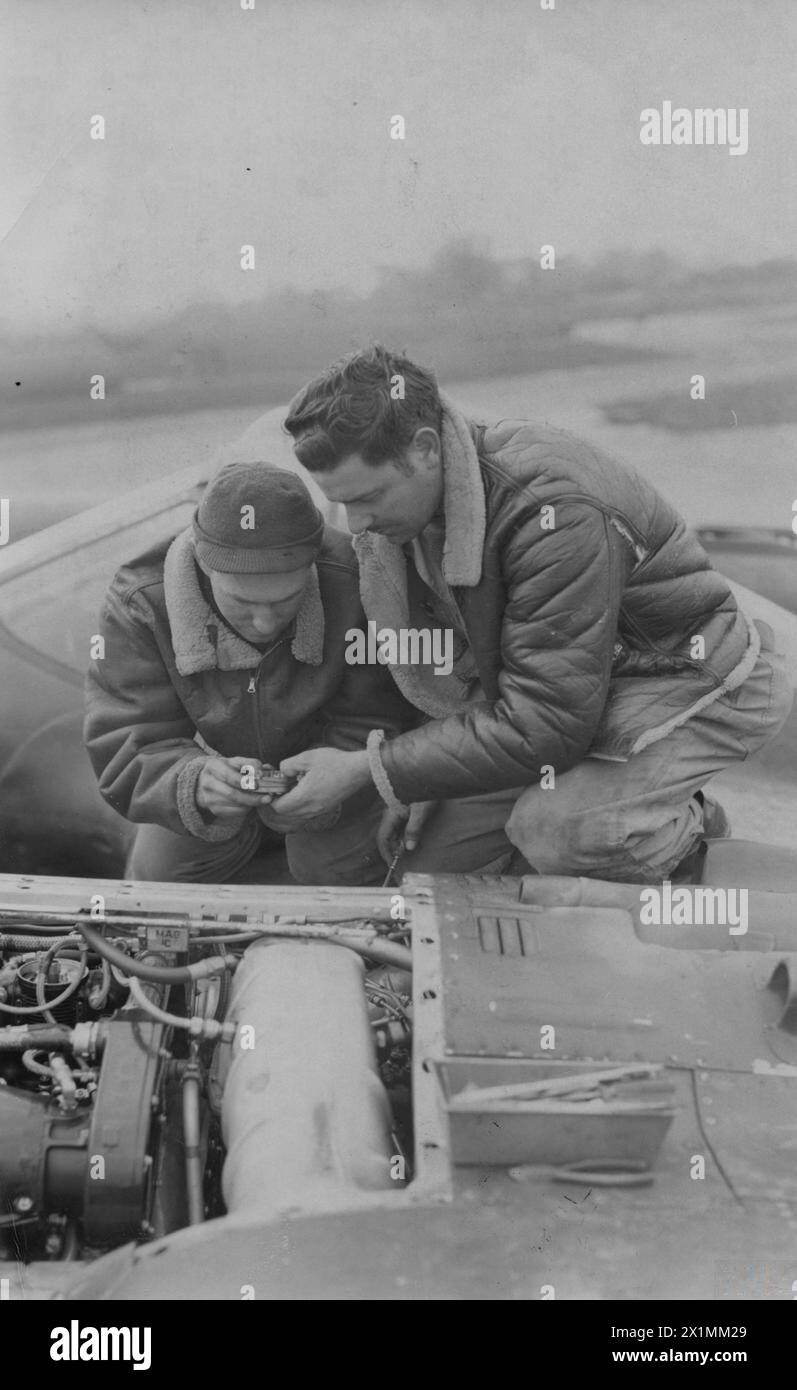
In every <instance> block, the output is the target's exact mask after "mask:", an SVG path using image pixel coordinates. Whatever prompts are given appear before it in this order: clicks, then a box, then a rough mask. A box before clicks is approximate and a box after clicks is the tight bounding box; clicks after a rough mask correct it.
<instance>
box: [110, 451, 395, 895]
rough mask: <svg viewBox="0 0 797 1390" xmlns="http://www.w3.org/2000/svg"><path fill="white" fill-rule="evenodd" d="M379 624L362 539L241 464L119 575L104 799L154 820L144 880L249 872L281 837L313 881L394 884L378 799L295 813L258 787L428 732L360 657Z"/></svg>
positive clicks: (290, 486) (142, 841)
mask: <svg viewBox="0 0 797 1390" xmlns="http://www.w3.org/2000/svg"><path fill="white" fill-rule="evenodd" d="M363 625H364V616H363V613H362V609H361V607H360V600H359V593H358V571H357V563H356V559H355V557H354V556H353V554H352V550H351V544H350V541H349V538H348V537H344V536H343V535H341V533H340V532H337V531H334V530H333V529H332V528H330V527H325V526H324V522H323V518H322V516H321V513H320V512H319V511H318V509H317V508H316V506H315V504H314V503H313V500H312V498H311V496H310V493H309V491H308V489H307V487H306V486H305V484H304V483H303V482H302V480H301V479H300V478H298V477H297V476H296V475H294V474H293V473H290V472H287V471H286V470H285V469H280V468H275V467H273V466H272V465H270V464H265V463H233V464H229V465H228V466H227V467H226V468H224V469H222V470H221V472H220V473H219V474H218V475H217V476H216V477H215V478H214V479H213V481H212V482H211V483H210V485H209V486H208V488H207V489H206V491H205V493H204V496H203V498H202V500H201V502H200V505H199V507H198V509H197V512H196V514H195V517H194V521H193V524H192V525H191V526H190V527H189V528H188V529H187V530H186V531H184V532H183V533H182V534H181V535H179V536H177V537H176V539H175V540H173V541H172V542H171V544H166V545H161V546H159V547H157V548H156V549H154V550H152V551H150V552H149V553H147V554H145V555H143V556H141V557H139V558H138V559H136V560H134V561H132V562H131V563H130V564H127V565H125V566H123V568H122V569H120V570H119V572H118V573H117V575H116V577H115V579H114V581H113V583H112V585H111V587H110V589H109V591H108V594H107V597H106V601H105V606H104V609H103V613H102V618H101V624H100V628H99V631H100V633H101V634H102V636H103V637H104V639H105V656H104V659H103V660H101V661H95V662H93V663H92V666H91V669H90V671H89V675H88V679H87V712H86V722H85V739H86V746H87V749H88V752H89V756H90V758H91V761H92V764H93V766H94V770H95V772H96V774H97V778H98V780H99V786H100V791H101V793H102V795H103V797H104V798H105V800H106V801H107V802H108V804H109V805H110V806H112V807H113V808H114V809H115V810H116V811H119V812H120V813H121V814H122V815H123V816H125V817H126V818H127V819H128V820H131V821H135V822H140V823H141V829H140V830H139V831H138V834H137V836H136V840H135V843H134V846H133V850H132V853H131V857H130V861H129V863H128V865H127V876H128V877H130V878H133V879H148V880H153V879H154V880H160V881H172V880H182V881H210V882H229V881H235V880H236V879H237V878H238V877H239V876H243V877H247V878H249V876H250V875H251V873H252V869H251V867H250V866H251V863H252V861H253V860H254V859H255V856H256V855H257V853H258V850H259V849H260V848H261V846H263V845H264V843H267V841H268V840H269V839H272V840H273V839H274V835H275V832H277V833H280V834H282V833H284V834H285V837H286V839H285V845H286V850H287V856H288V864H289V867H290V870H291V873H292V875H293V877H294V879H296V880H297V881H298V882H300V883H333V884H334V883H339V884H347V883H351V884H359V883H372V882H377V881H381V879H382V877H383V876H384V865H383V864H382V861H381V859H380V857H379V854H378V852H377V850H376V848H375V845H374V842H373V822H374V815H375V814H376V809H377V807H378V804H379V799H378V797H376V795H375V794H374V792H373V790H372V789H371V790H367V791H366V792H365V793H364V794H359V795H355V796H353V797H351V798H350V799H348V800H346V802H345V805H344V804H339V805H337V806H335V807H333V808H332V811H331V813H328V814H327V815H326V816H325V817H323V818H321V819H320V820H319V818H318V817H315V818H308V817H307V816H302V815H299V816H298V817H297V816H287V817H286V816H284V815H280V814H279V813H278V811H277V809H276V808H275V807H272V805H271V800H272V796H271V795H270V794H269V793H263V792H261V791H258V789H257V788H258V783H259V781H260V777H261V774H262V772H263V770H264V769H273V768H276V767H278V766H279V764H280V762H281V761H282V760H283V759H285V758H287V757H290V756H292V755H295V754H297V753H300V752H303V751H305V750H307V749H311V748H319V747H328V748H336V749H340V750H348V751H354V750H356V749H358V748H362V747H364V745H365V742H366V738H367V736H368V733H369V732H370V730H371V729H372V728H374V727H375V726H376V725H379V726H380V727H384V722H385V719H387V721H388V723H389V724H390V727H391V729H392V730H393V732H395V733H398V732H399V731H400V730H401V729H406V728H407V727H409V726H410V725H411V724H412V723H414V722H416V721H417V715H416V714H415V712H414V711H413V710H412V709H411V706H410V705H409V704H408V703H407V702H406V701H405V700H404V698H403V697H402V696H401V695H400V693H399V692H398V691H397V690H396V687H395V686H394V684H393V682H392V681H391V680H390V677H389V675H388V674H387V673H386V671H385V670H384V668H383V667H381V666H352V665H349V664H348V663H347V662H346V659H345V651H346V641H345V634H346V632H347V631H348V630H349V629H351V628H358V627H360V628H361V627H362V626H363ZM341 801H343V798H341ZM247 871H248V872H247ZM249 881H251V879H249Z"/></svg>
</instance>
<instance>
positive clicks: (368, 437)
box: [285, 344, 442, 473]
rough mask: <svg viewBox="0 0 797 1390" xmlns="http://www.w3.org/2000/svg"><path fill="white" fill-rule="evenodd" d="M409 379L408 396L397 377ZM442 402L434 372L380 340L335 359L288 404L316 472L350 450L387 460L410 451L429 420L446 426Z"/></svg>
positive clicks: (297, 446) (300, 451)
mask: <svg viewBox="0 0 797 1390" xmlns="http://www.w3.org/2000/svg"><path fill="white" fill-rule="evenodd" d="M395 376H400V377H402V378H403V383H404V385H403V390H404V398H403V400H394V399H393V398H392V396H391V378H393V377H395ZM441 414H442V407H441V404H440V395H439V392H438V389H437V382H436V380H435V378H434V376H433V374H432V373H431V372H429V371H426V370H425V369H424V368H423V367H416V365H415V363H414V362H410V360H409V358H407V357H402V356H401V355H400V354H399V353H395V352H388V350H387V348H384V347H381V346H380V345H379V344H376V345H375V346H374V347H371V348H368V349H366V350H365V351H363V352H355V353H352V354H351V355H350V356H348V357H344V358H343V359H342V360H341V361H340V362H336V363H334V365H333V366H331V367H329V368H328V369H327V370H326V371H325V372H322V374H321V376H318V377H316V378H315V380H314V381H311V382H310V384H309V385H308V386H304V387H302V390H301V391H300V392H299V394H298V395H297V396H294V398H293V400H292V401H291V403H290V406H289V407H288V414H287V417H286V419H285V429H286V430H287V432H288V434H291V435H293V438H294V441H295V442H294V453H295V454H296V457H297V458H298V460H299V462H300V463H302V464H304V467H305V468H307V469H309V470H310V472H311V473H327V472H329V471H330V470H331V469H333V468H336V467H337V465H338V464H339V463H340V461H341V459H343V458H345V456H346V455H347V454H354V453H357V454H361V455H362V457H363V458H364V459H365V462H366V463H371V464H379V463H385V462H386V461H387V460H388V459H394V458H396V457H397V456H399V455H400V454H402V453H403V452H404V450H405V449H406V448H408V446H409V445H410V444H411V442H412V439H413V436H414V435H415V431H416V430H418V429H420V428H421V427H422V426H423V425H430V426H431V427H432V428H433V429H436V430H438V431H439V430H440V426H441Z"/></svg>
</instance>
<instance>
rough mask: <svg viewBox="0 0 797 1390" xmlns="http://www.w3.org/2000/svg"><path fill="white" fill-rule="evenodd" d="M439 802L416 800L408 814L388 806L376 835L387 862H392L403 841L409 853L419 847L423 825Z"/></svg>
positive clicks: (380, 850) (382, 854)
mask: <svg viewBox="0 0 797 1390" xmlns="http://www.w3.org/2000/svg"><path fill="white" fill-rule="evenodd" d="M437 804H438V803H437V802H436V801H415V802H413V804H412V806H410V811H409V815H408V816H404V815H402V813H401V812H400V811H392V810H391V809H390V807H388V808H387V810H386V811H385V813H384V815H383V816H382V821H381V824H380V826H379V832H378V834H377V837H376V843H377V846H378V848H379V853H380V854H381V856H382V858H383V859H384V861H385V863H386V864H390V863H392V861H393V856H394V855H395V853H396V850H397V849H398V847H399V845H400V844H402V842H403V844H404V848H405V850H406V851H407V852H408V853H409V852H410V851H411V850H414V849H417V848H418V844H419V842H420V839H421V833H422V831H423V827H424V825H425V824H426V822H427V820H428V819H429V817H430V815H431V814H432V812H433V811H434V809H435V807H436V806H437Z"/></svg>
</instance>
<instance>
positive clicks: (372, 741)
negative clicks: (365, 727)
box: [365, 729, 410, 816]
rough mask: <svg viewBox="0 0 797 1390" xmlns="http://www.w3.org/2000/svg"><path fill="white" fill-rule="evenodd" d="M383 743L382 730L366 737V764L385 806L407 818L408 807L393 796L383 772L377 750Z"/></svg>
mask: <svg viewBox="0 0 797 1390" xmlns="http://www.w3.org/2000/svg"><path fill="white" fill-rule="evenodd" d="M384 741H385V731H384V729H372V730H371V732H370V734H369V735H368V739H367V742H366V745H365V747H366V750H367V753H368V763H369V766H370V768H371V776H372V777H373V779H374V785H375V786H376V790H377V791H378V792H379V795H380V796H381V798H382V800H383V801H384V803H385V805H386V806H387V807H388V808H389V809H390V810H391V811H398V812H399V813H400V814H401V815H403V816H408V815H409V811H410V808H409V806H405V805H404V803H403V801H399V799H398V797H397V796H396V795H395V793H394V791H393V788H392V787H391V785H390V779H389V777H388V775H387V773H386V772H385V769H384V766H383V763H382V757H381V754H380V752H379V750H380V748H381V747H382V744H383V743H384Z"/></svg>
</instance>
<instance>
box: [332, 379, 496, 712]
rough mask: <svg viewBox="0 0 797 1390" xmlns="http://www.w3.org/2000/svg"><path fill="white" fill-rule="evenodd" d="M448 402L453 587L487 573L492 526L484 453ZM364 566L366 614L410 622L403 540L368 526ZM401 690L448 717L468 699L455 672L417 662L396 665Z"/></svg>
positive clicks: (448, 559) (358, 550)
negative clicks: (434, 673)
mask: <svg viewBox="0 0 797 1390" xmlns="http://www.w3.org/2000/svg"><path fill="white" fill-rule="evenodd" d="M440 399H441V402H442V406H443V418H442V425H441V431H440V435H441V441H440V442H441V445H442V454H443V516H444V520H445V541H444V544H443V578H444V579H445V581H446V583H447V584H449V585H450V586H451V587H452V588H454V587H455V586H460V587H474V586H475V585H477V584H478V583H479V581H480V579H481V576H482V556H483V551H484V540H485V535H486V531H487V503H486V500H485V496H484V483H483V482H482V475H481V469H480V467H479V455H478V452H477V450H476V445H475V443H474V441H473V435H472V432H471V427H470V425H469V424H468V421H467V420H466V419H465V416H464V415H462V414H461V413H460V411H458V410H457V409H456V407H455V406H454V405H452V403H451V401H449V400H448V398H447V397H446V396H442V395H441V397H440ZM353 544H354V551H355V554H356V556H357V559H358V561H359V565H360V596H361V598H362V603H363V608H364V609H365V614H366V617H367V618H369V619H371V620H373V621H374V622H375V623H376V625H377V628H382V627H386V628H392V629H394V630H398V629H399V628H406V627H407V626H408V625H409V603H408V598H407V561H406V558H405V555H404V551H403V550H402V548H401V546H400V545H393V543H392V541H389V540H387V539H386V537H385V536H378V535H376V534H375V533H374V532H372V531H363V533H362V535H359V536H355V537H354V542H353ZM391 673H392V675H393V679H394V680H395V682H396V685H397V686H398V688H399V690H400V691H401V693H402V694H403V695H404V696H405V697H406V698H407V699H408V700H409V701H410V703H411V704H413V705H415V707H416V708H417V709H421V710H423V711H424V713H425V714H428V715H430V716H431V717H432V718H433V719H443V718H445V716H446V715H447V714H451V713H452V712H453V710H454V709H458V708H460V707H461V705H462V703H463V692H462V685H461V683H460V682H459V681H458V680H457V678H456V677H455V676H453V675H451V676H438V677H436V678H435V679H433V680H431V681H427V680H425V679H424V678H423V676H422V674H421V673H420V672H418V671H417V670H416V669H415V668H414V667H412V666H400V665H396V666H392V667H391Z"/></svg>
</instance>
